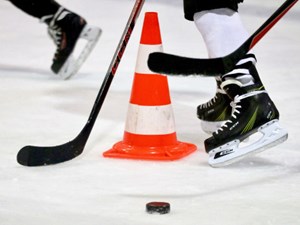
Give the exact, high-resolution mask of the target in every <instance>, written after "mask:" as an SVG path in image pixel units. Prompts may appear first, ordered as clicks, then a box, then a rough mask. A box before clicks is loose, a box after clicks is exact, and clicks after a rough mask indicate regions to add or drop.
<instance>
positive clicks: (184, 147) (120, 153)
mask: <svg viewBox="0 0 300 225" xmlns="http://www.w3.org/2000/svg"><path fill="white" fill-rule="evenodd" d="M196 150H197V146H196V145H194V144H190V143H186V142H179V141H178V142H177V143H176V144H174V145H169V146H159V147H145V146H132V145H128V144H126V143H124V142H123V141H120V142H118V143H116V144H114V146H113V147H112V149H110V150H108V151H106V152H104V153H103V156H104V157H110V158H124V159H143V160H165V161H168V160H177V159H181V158H183V157H185V156H187V155H189V154H191V153H193V152H194V151H196Z"/></svg>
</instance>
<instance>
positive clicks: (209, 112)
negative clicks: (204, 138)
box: [197, 77, 232, 134]
mask: <svg viewBox="0 0 300 225" xmlns="http://www.w3.org/2000/svg"><path fill="white" fill-rule="evenodd" d="M216 82H217V91H216V95H215V96H214V97H213V98H212V99H211V100H209V101H208V102H206V103H203V104H201V105H199V106H198V107H197V117H198V118H199V119H200V120H201V128H202V130H203V131H204V132H206V133H208V134H212V133H213V132H214V131H216V130H217V129H218V128H220V127H221V126H222V125H223V124H224V122H225V121H226V120H227V119H228V118H229V117H230V115H231V111H232V108H231V106H230V102H231V99H230V98H229V97H228V96H227V94H226V92H225V91H223V90H222V89H221V87H220V85H221V78H220V77H217V78H216Z"/></svg>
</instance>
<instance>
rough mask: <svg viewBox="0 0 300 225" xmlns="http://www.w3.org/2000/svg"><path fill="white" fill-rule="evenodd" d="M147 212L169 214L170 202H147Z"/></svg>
mask: <svg viewBox="0 0 300 225" xmlns="http://www.w3.org/2000/svg"><path fill="white" fill-rule="evenodd" d="M146 212H147V213H150V214H153V213H158V214H167V213H169V212H170V203H168V202H149V203H147V204H146Z"/></svg>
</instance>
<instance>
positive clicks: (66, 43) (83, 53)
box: [42, 7, 101, 79]
mask: <svg viewBox="0 0 300 225" xmlns="http://www.w3.org/2000/svg"><path fill="white" fill-rule="evenodd" d="M42 21H45V22H46V23H47V24H48V33H49V35H50V37H51V38H52V39H53V41H54V43H55V45H56V46H57V49H56V53H55V55H54V58H53V63H52V65H51V70H52V71H53V72H54V73H55V74H58V75H60V76H61V77H62V78H63V79H69V78H70V77H72V76H73V75H74V74H76V73H77V71H78V70H79V69H80V67H81V66H82V64H83V63H84V61H85V60H86V58H87V57H88V56H89V54H90V53H91V51H92V49H93V48H94V46H95V45H96V43H97V41H98V39H99V37H100V34H101V29H100V28H98V27H94V26H90V25H88V24H87V22H86V21H85V20H84V19H83V18H82V17H80V16H79V15H77V14H75V13H72V12H70V11H68V10H66V9H64V8H62V7H61V8H60V9H59V10H58V12H57V13H56V14H55V15H54V16H46V17H45V18H42ZM81 40H84V41H85V44H83V45H79V41H81ZM75 51H76V52H78V55H77V56H75V54H74V52H75Z"/></svg>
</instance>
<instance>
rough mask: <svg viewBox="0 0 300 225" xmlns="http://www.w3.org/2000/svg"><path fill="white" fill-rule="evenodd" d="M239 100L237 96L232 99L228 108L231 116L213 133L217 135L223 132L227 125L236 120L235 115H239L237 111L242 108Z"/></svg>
mask: <svg viewBox="0 0 300 225" xmlns="http://www.w3.org/2000/svg"><path fill="white" fill-rule="evenodd" d="M241 99H242V98H240V96H239V95H237V96H235V97H234V100H233V101H232V102H231V103H230V106H231V107H232V114H231V117H230V118H229V119H228V120H227V121H226V122H225V123H224V124H223V126H221V127H220V128H218V129H217V130H216V131H215V133H216V134H218V133H219V132H222V131H224V129H225V128H228V126H229V124H232V123H233V120H236V119H237V114H240V113H241V112H240V111H239V109H241V108H242V106H241V105H239V104H238V103H240V102H241Z"/></svg>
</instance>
